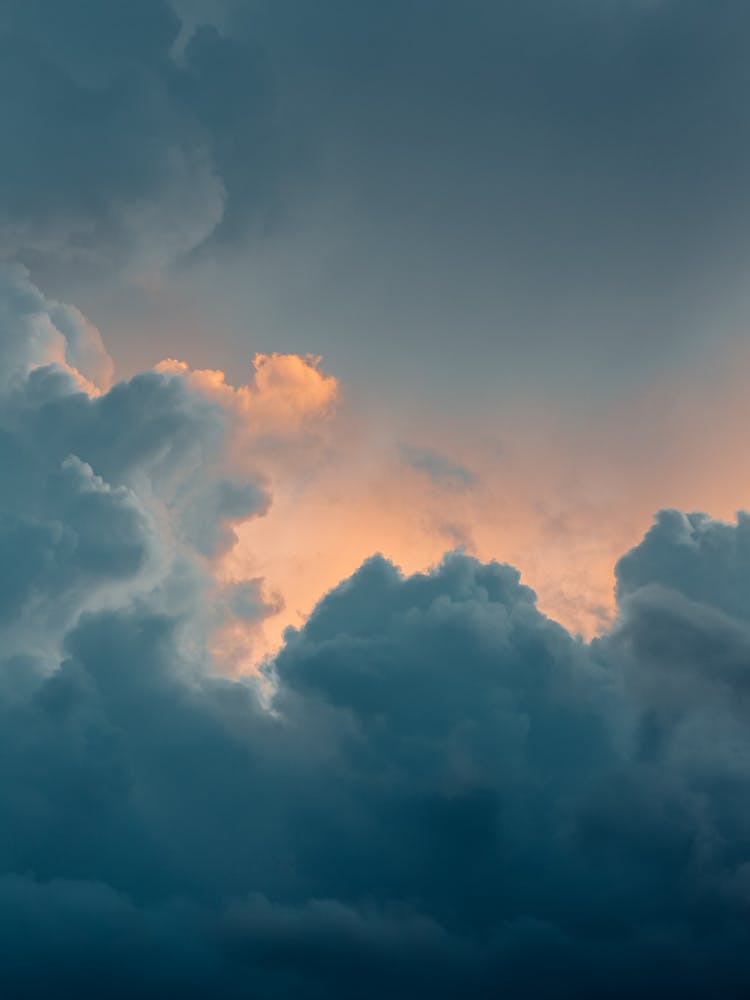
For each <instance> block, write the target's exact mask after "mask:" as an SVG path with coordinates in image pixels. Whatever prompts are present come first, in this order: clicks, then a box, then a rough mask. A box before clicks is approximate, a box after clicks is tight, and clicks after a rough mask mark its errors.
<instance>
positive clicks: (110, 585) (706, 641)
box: [0, 267, 750, 1000]
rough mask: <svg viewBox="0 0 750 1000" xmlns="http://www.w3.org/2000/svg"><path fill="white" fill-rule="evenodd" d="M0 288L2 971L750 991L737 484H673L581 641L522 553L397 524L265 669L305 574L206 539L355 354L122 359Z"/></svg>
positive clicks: (218, 980)
mask: <svg viewBox="0 0 750 1000" xmlns="http://www.w3.org/2000/svg"><path fill="white" fill-rule="evenodd" d="M0 302H1V303H2V305H1V307H0V309H1V312H2V316H3V317H4V321H3V325H2V340H1V341H0V344H2V350H3V351H4V352H5V356H6V357H7V358H8V359H9V361H8V364H7V368H6V369H5V370H6V371H7V372H8V374H9V377H8V378H7V379H6V380H5V381H4V382H3V385H2V387H0V460H2V464H3V468H4V469H7V470H10V471H11V473H12V474H8V475H5V476H3V477H2V479H0V639H1V640H2V642H1V646H2V656H1V657H0V814H2V816H3V817H4V822H3V824H2V826H0V858H2V865H3V874H2V876H1V877H0V931H1V932H2V936H3V940H5V941H6V942H8V943H9V946H8V947H7V948H6V949H5V951H4V953H3V956H2V958H0V986H1V987H2V988H3V990H4V992H5V993H7V994H8V995H10V996H19V997H23V996H27V997H41V996H45V995H49V993H50V991H51V990H52V989H53V988H54V990H56V991H58V992H60V991H62V992H75V991H78V992H81V993H92V992H94V993H96V992H103V991H105V992H106V991H109V993H112V995H115V996H116V995H118V994H117V990H119V991H120V995H122V996H128V995H132V994H133V993H134V992H137V993H138V994H139V995H143V996H146V997H149V996H154V997H155V996H160V997H161V996H177V995H179V996H188V997H189V996H203V995H205V994H206V993H207V992H210V993H211V994H212V995H215V996H218V997H221V998H223V997H227V998H233V997H239V996H243V995H247V994H248V992H252V993H253V995H255V996H257V997H259V998H261V1000H265V998H268V1000H272V998H277V997H280V996H289V995H293V996H297V997H302V998H308V997H309V998H310V1000H313V998H316V1000H317V998H322V997H331V996H352V995H358V996H363V997H366V998H367V997H372V998H375V997H381V996H383V995H384V993H387V994H388V995H390V996H394V997H400V996H403V997H407V996H409V997H411V996H415V995H417V996H419V995H434V996H437V997H440V996H444V997H452V996H456V995H457V994H458V993H460V994H461V995H463V996H467V997H470V998H473V997H475V998H477V1000H479V998H482V997H486V996H488V995H489V996H491V995H496V994H497V992H498V990H501V991H503V992H504V993H505V994H506V995H508V996H512V997H513V996H514V997H519V998H522V997H535V998H536V997H549V998H553V997H561V996H563V997H565V996H576V997H591V998H592V1000H593V998H594V997H599V996H601V995H603V994H606V995H608V996H614V997H622V998H625V997H631V996H632V995H634V994H640V995H649V994H653V993H655V992H658V993H659V994H660V995H665V996H679V997H696V998H698V997H703V996H706V995H707V994H709V993H712V992H715V991H718V992H719V993H721V995H725V996H740V995H743V994H744V993H745V992H746V990H747V987H748V983H750V965H749V964H748V959H747V949H746V948H745V946H744V938H745V935H746V917H747V912H746V911H747V903H748V898H749V897H748V875H747V873H748V864H750V858H748V856H747V844H748V842H750V813H749V812H748V810H747V808H746V802H747V801H748V791H750V750H749V748H748V744H747V734H746V730H747V721H748V719H747V713H748V706H749V705H750V702H749V701H748V696H747V694H748V683H747V678H746V673H747V670H746V665H747V657H748V650H749V649H750V631H749V630H748V622H747V614H746V610H747V609H746V605H745V602H744V600H743V598H742V591H743V588H744V580H745V575H746V573H745V569H744V563H745V561H746V560H745V550H746V548H747V546H746V539H745V535H746V531H747V523H746V522H747V517H746V516H745V515H742V516H740V518H739V519H738V521H737V523H736V524H730V523H720V522H716V521H713V520H711V519H710V518H708V517H706V516H705V515H696V514H691V515H683V514H680V513H677V512H675V511H667V512H662V513H661V514H659V515H658V516H657V519H656V522H655V524H654V526H653V528H652V529H651V531H650V532H649V533H648V534H647V535H646V537H645V538H644V539H643V541H642V542H641V543H640V544H639V545H638V546H636V548H635V549H633V550H632V551H631V552H629V553H628V554H626V555H625V556H624V557H623V558H622V559H621V561H620V562H619V564H618V568H617V577H618V599H619V602H620V605H619V617H618V620H617V622H616V624H615V626H614V627H613V628H612V630H611V631H609V632H608V633H605V634H603V635H601V636H600V637H599V638H597V639H596V640H594V641H592V642H591V643H587V642H585V641H583V640H582V639H581V638H580V637H575V636H573V635H571V634H570V632H568V631H567V630H566V629H565V628H564V627H563V626H561V625H560V624H558V623H556V622H555V621H553V620H552V619H550V618H548V617H547V616H545V615H544V614H543V613H542V612H541V611H540V610H539V608H538V606H537V603H536V597H535V594H534V593H533V591H532V590H531V589H530V588H529V587H528V586H526V585H525V584H524V583H523V582H522V580H521V577H520V575H519V573H518V571H517V570H515V569H513V568H512V567H510V566H508V565H505V564H501V563H498V562H493V561H489V562H482V561H480V560H479V559H476V558H473V557H471V556H469V555H466V554H464V553H453V554H449V555H448V556H446V557H445V558H444V559H443V560H442V561H440V562H439V563H438V564H437V565H436V566H434V567H433V568H432V569H431V570H429V571H427V572H421V573H410V574H405V573H403V572H402V571H401V570H399V569H398V567H397V566H396V565H394V563H393V562H391V561H389V560H388V559H386V558H385V557H383V556H382V555H381V556H377V555H375V556H372V557H371V558H369V559H367V560H365V561H364V562H363V563H362V565H361V566H360V567H359V568H358V569H357V570H356V572H354V573H353V574H352V575H350V576H349V577H347V578H346V579H344V580H342V581H340V582H339V583H338V584H337V585H336V586H335V587H333V589H332V590H330V592H329V593H328V594H326V595H325V596H324V597H323V599H322V600H320V601H319V603H318V604H317V606H316V607H315V608H314V610H313V611H312V613H311V614H310V615H309V616H308V617H307V618H306V620H304V621H303V622H302V623H300V625H299V627H298V628H296V629H290V630H288V631H287V632H286V635H285V638H284V642H283V645H282V646H281V648H280V649H279V650H278V652H277V655H276V656H275V657H273V659H268V660H266V661H265V662H264V663H263V664H262V666H261V668H260V669H259V670H258V669H256V670H255V672H252V673H246V672H244V666H245V662H246V650H245V649H244V648H243V645H242V633H243V630H245V629H246V630H247V634H249V635H252V634H253V629H256V628H257V627H258V623H259V621H260V622H262V621H263V620H264V619H265V618H266V617H268V616H273V615H276V614H277V613H278V612H279V609H280V606H281V603H282V601H281V599H280V598H279V597H278V596H277V595H275V594H274V592H273V590H274V588H273V586H271V587H269V586H268V581H263V580H261V579H259V578H258V577H257V576H245V577H242V576H237V577H235V578H228V577H225V578H222V576H221V574H219V576H218V578H217V576H216V573H217V567H218V566H220V565H221V560H223V559H224V557H225V556H224V555H222V552H224V550H225V548H226V547H227V546H231V545H232V538H231V531H232V530H237V531H240V530H241V529H239V528H237V527H236V522H237V521H238V520H244V519H245V518H248V517H250V518H254V519H255V520H256V521H257V524H258V525H265V527H266V528H267V530H270V527H269V526H273V524H274V522H273V521H272V519H271V516H270V514H269V515H265V511H266V509H267V507H268V504H269V502H270V499H271V494H272V493H273V490H274V488H275V485H274V484H271V485H270V486H269V480H268V478H267V470H269V469H270V470H271V471H273V470H274V469H276V470H278V468H280V467H281V466H280V465H276V466H274V464H273V462H271V460H270V459H269V456H273V455H274V454H275V453H276V452H278V451H281V452H283V453H284V457H283V461H282V459H278V455H277V459H278V461H279V462H281V463H282V464H283V462H288V463H290V464H292V465H293V464H294V461H296V458H295V457H294V456H296V455H297V454H299V453H300V451H299V449H300V442H305V443H309V442H311V441H313V442H316V441H317V445H316V448H317V449H318V450H317V451H316V452H315V456H316V458H315V461H316V462H317V461H318V459H319V457H320V456H321V455H323V456H326V455H327V454H328V447H329V445H328V439H327V437H326V435H327V434H328V433H329V432H330V431H331V428H334V427H335V425H336V419H337V417H336V414H335V412H332V409H331V408H332V406H333V404H334V402H335V401H336V399H337V398H338V394H339V388H338V383H337V382H336V381H335V380H334V379H331V377H330V376H327V375H326V374H325V373H324V372H323V371H322V370H321V369H320V367H319V362H318V360H317V359H315V358H313V359H310V358H292V357H289V356H263V357H262V358H260V359H257V360H256V367H255V379H254V380H251V381H250V382H249V383H248V384H247V385H246V386H240V387H233V386H231V385H229V384H228V383H227V382H226V380H225V379H224V378H223V377H222V376H221V373H217V372H213V371H209V372H193V371H191V370H190V369H189V368H188V367H187V366H184V365H182V364H180V363H178V362H171V363H168V364H166V365H164V366H162V368H161V370H159V371H152V372H146V373H142V374H140V375H137V376H135V377H134V378H132V379H130V380H129V381H126V382H118V383H116V384H115V385H113V386H111V387H110V388H109V389H104V387H102V388H101V389H99V388H96V387H94V386H93V385H91V384H90V383H89V382H88V381H87V380H85V379H84V377H83V376H82V375H81V374H80V372H79V371H78V370H77V369H76V368H75V367H74V366H73V364H72V360H73V359H74V358H77V357H78V353H77V352H78V350H79V348H78V343H79V341H78V339H77V338H78V329H79V327H78V326H77V325H76V326H73V327H71V326H70V324H71V323H73V321H74V320H76V319H77V314H76V313H74V312H70V313H65V316H66V317H67V319H66V321H65V322H64V321H63V320H61V319H59V312H58V311H59V310H65V307H63V306H60V305H59V304H57V303H52V302H50V300H48V299H46V298H45V297H44V295H43V294H42V293H41V292H40V291H39V290H38V289H36V288H35V287H34V286H33V285H32V284H31V282H30V281H29V278H28V275H27V274H26V273H25V272H24V271H23V270H22V269H19V268H17V267H13V268H8V269H6V270H4V271H3V282H2V284H0ZM56 315H58V321H57V322H56V321H55V320H54V317H55V316H56ZM78 322H79V323H80V324H83V323H84V322H85V321H83V320H82V319H81V320H78ZM81 329H83V330H84V331H88V334H89V340H88V341H87V343H89V344H92V343H93V344H96V345H98V344H99V341H98V340H97V339H96V337H94V335H93V333H92V332H91V328H90V327H88V326H83V325H82V326H81ZM68 337H70V340H69V339H68ZM95 360H96V361H97V363H98V362H101V361H102V358H101V356H100V355H99V354H98V353H95ZM81 363H83V362H81ZM355 441H356V436H355ZM240 442H244V444H245V446H246V448H247V451H246V453H245V452H242V450H241V449H240V450H238V449H239V444H238V443H240ZM347 454H350V455H355V454H356V448H355V449H354V450H352V451H351V452H348V453H347ZM290 456H291V458H290ZM392 460H393V463H394V467H396V466H398V467H399V468H400V469H402V470H403V467H404V463H403V456H402V454H400V453H399V454H397V455H394V456H392ZM268 462H270V464H264V463H268ZM313 464H314V463H311V464H308V465H304V463H303V464H302V466H301V470H300V481H301V482H302V481H304V480H305V479H306V478H307V477H308V476H310V475H311V471H310V470H311V468H312V467H313ZM323 467H324V468H325V463H324V465H323ZM268 475H270V473H268ZM414 477H415V479H417V478H419V477H420V472H419V470H414ZM334 485H335V484H334ZM330 488H331V489H333V488H334V487H333V486H331V487H330ZM430 488H431V489H435V483H434V482H433V483H431V486H430ZM455 492H456V491H454V493H455ZM304 496H305V494H304V491H302V492H300V493H299V494H298V495H297V502H298V503H301V502H302V500H301V499H300V498H302V499H304ZM287 501H288V498H287ZM284 509H289V508H288V507H285V508H284ZM356 513H357V514H358V515H359V516H361V511H357V512H356ZM260 515H264V516H263V517H261V516H260ZM296 523H297V525H299V523H300V522H296ZM277 537H278V538H280V537H281V536H277ZM273 542H274V538H273V537H272V538H271V542H270V543H269V544H271V543H273ZM318 543H319V540H318ZM320 558H321V560H325V559H326V558H327V553H326V551H325V549H324V548H323V549H322V554H321V556H320ZM217 560H218V561H217ZM282 596H284V597H285V596H286V595H282ZM247 659H250V658H249V657H247ZM228 661H229V669H227V666H228ZM232 667H233V669H232ZM228 674H231V675H232V676H227V675H228ZM113 982H114V983H117V984H118V985H116V986H114V987H112V989H111V990H110V986H111V984H112V983H113ZM52 984H54V987H53V985H52ZM113 991H114V992H113Z"/></svg>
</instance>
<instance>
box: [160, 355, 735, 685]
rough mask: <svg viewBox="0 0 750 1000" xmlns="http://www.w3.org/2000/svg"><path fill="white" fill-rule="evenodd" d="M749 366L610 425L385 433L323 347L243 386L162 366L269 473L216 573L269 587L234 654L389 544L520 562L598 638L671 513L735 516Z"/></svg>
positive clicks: (271, 643)
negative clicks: (326, 364) (266, 492)
mask: <svg viewBox="0 0 750 1000" xmlns="http://www.w3.org/2000/svg"><path fill="white" fill-rule="evenodd" d="M746 361H747V359H739V360H738V359H733V361H732V364H731V366H729V367H728V368H727V369H722V370H719V369H718V368H717V369H716V370H715V373H714V375H715V377H714V379H713V380H708V379H707V378H706V373H705V371H704V372H698V373H694V374H693V376H692V377H687V376H684V377H682V378H678V377H677V376H673V377H672V378H671V379H665V380H660V381H658V382H655V383H654V384H653V385H652V386H651V387H650V389H649V390H648V391H645V392H641V393H639V394H638V395H637V396H630V397H623V398H621V399H616V400H613V401H611V402H610V403H609V405H608V406H606V407H604V408H602V407H600V408H599V409H598V410H597V412H596V419H590V418H589V416H588V415H586V414H583V415H580V414H579V415H576V416H571V415H568V416H566V415H565V414H564V413H555V414H554V415H553V417H549V416H547V417H540V416H539V415H538V414H536V413H535V412H534V410H533V408H532V407H531V406H529V410H528V413H527V414H525V415H523V416H519V414H518V413H517V412H516V414H515V416H514V421H515V422H514V424H513V425H512V426H511V424H510V423H509V421H504V420H503V415H502V414H498V415H497V417H496V419H495V421H494V426H495V427H499V428H500V430H497V431H493V432H491V433H489V432H485V433H483V434H481V435H478V434H477V433H476V428H475V427H472V426H471V425H470V424H467V426H466V427H460V426H457V425H456V424H455V423H453V424H452V425H450V426H447V425H446V424H445V423H441V420H440V418H439V417H435V416H434V415H432V416H431V418H430V419H429V420H428V419H425V420H424V421H423V426H421V427H417V426H411V427H402V428H400V429H399V430H400V433H398V434H397V433H395V432H393V431H391V432H389V431H388V429H387V422H386V421H385V420H383V421H382V422H381V423H377V422H375V421H372V420H370V421H367V420H365V419H364V418H363V416H362V414H360V413H357V411H356V408H355V407H354V406H352V404H351V402H347V401H345V400H342V398H341V393H340V387H339V384H338V382H337V381H336V379H335V378H333V377H332V376H330V375H327V374H325V373H324V372H323V371H321V368H320V359H319V358H317V357H300V356H297V355H259V356H256V358H255V360H254V363H253V368H254V377H253V379H252V380H251V381H250V383H249V384H248V385H245V386H239V387H234V386H231V385H229V384H227V382H226V379H225V377H224V375H223V373H222V372H218V371H191V370H190V369H188V367H187V366H185V365H182V364H181V363H179V362H165V363H164V364H163V365H162V366H161V367H162V369H163V370H164V369H166V370H170V371H175V372H180V373H182V374H184V376H185V378H186V379H187V380H188V381H189V383H190V384H191V385H192V386H193V387H194V388H195V389H196V391H199V392H201V393H203V394H205V395H206V396H207V397H209V398H211V399H212V400H214V401H215V402H217V403H218V404H219V405H220V406H222V408H223V409H224V410H225V411H226V412H227V413H228V414H229V415H230V418H231V419H232V421H233V423H234V430H233V434H232V437H231V444H230V448H229V454H228V456H227V461H228V462H229V464H230V465H231V467H232V468H233V469H235V470H238V471H241V470H242V469H243V468H247V469H252V470H253V471H254V472H256V473H257V472H260V473H261V474H262V475H263V476H264V477H265V479H266V481H267V482H268V484H269V488H270V492H271V495H272V504H271V507H270V509H269V511H268V512H267V513H266V514H265V516H264V517H262V518H253V519H250V520H248V521H246V522H244V523H241V524H239V525H235V533H236V536H237V541H236V544H235V545H234V546H233V547H232V548H231V549H230V550H229V551H228V552H225V553H224V554H223V555H222V556H221V557H220V558H219V559H218V560H217V561H216V563H215V565H214V572H215V575H216V578H217V581H218V582H219V584H220V585H221V586H223V587H225V586H231V585H233V584H237V583H241V582H242V581H247V580H262V581H264V582H263V586H262V589H263V590H264V592H265V594H266V595H267V596H268V597H269V600H268V603H267V606H266V613H265V615H264V616H259V617H258V620H256V621H247V620H241V619H239V618H237V617H236V616H235V617H233V616H230V617H229V618H228V619H227V621H226V622H225V624H224V625H223V627H222V629H220V630H219V632H218V633H217V638H216V643H217V648H219V647H220V648H221V649H223V651H224V654H223V655H222V656H221V659H222V661H223V662H225V663H226V662H229V661H233V662H235V663H236V664H243V665H245V666H246V665H247V663H249V662H256V661H257V660H258V659H259V658H260V657H261V656H262V655H264V654H265V653H268V652H271V651H273V649H275V648H276V647H277V646H278V644H279V642H280V640H281V637H282V634H283V631H284V629H285V628H286V627H287V626H289V625H299V624H300V623H301V622H302V621H303V620H304V618H305V617H306V615H307V614H309V612H310V610H311V608H312V607H313V605H314V604H315V602H316V601H317V600H318V599H319V598H320V597H321V596H322V595H323V594H324V593H325V592H326V591H327V590H328V589H330V588H331V587H333V586H335V585H336V584H337V583H338V582H339V581H340V580H341V579H343V578H344V577H346V576H347V575H349V574H350V573H351V572H353V571H354V570H355V569H356V568H357V566H359V564H360V563H361V562H362V561H363V560H364V559H365V558H367V557H368V556H370V555H372V554H373V553H375V552H381V553H383V554H384V555H385V556H387V557H388V558H390V559H392V560H393V561H394V562H396V563H398V564H399V565H401V567H402V568H403V569H404V570H405V571H406V572H412V571H417V570H421V569H425V568H427V567H429V566H430V565H432V564H434V563H435V562H437V561H438V560H439V559H440V558H441V556H442V555H443V553H444V552H445V551H446V550H447V549H451V548H455V547H457V546H462V547H463V548H465V549H466V550H467V551H469V552H471V553H473V554H475V555H477V556H478V557H479V558H481V559H493V558H494V559H499V560H500V561H504V562H510V563H512V564H513V565H515V566H518V567H519V568H520V569H521V571H522V573H523V576H524V579H525V581H526V582H527V583H528V584H529V585H531V586H532V587H534V589H535V590H536V591H537V594H538V596H539V602H540V606H541V608H542V610H544V611H545V612H547V613H548V614H550V615H551V616H552V617H555V618H557V619H558V620H559V621H561V622H562V624H564V625H566V626H567V627H568V628H570V629H572V630H573V631H581V632H582V633H584V634H585V635H587V636H590V635H593V634H595V633H596V632H598V631H601V630H602V629H603V628H604V627H605V626H606V625H607V624H608V622H609V621H610V620H611V618H612V615H613V611H614V601H613V584H614V576H613V567H614V563H615V561H616V559H617V558H618V557H619V555H621V554H622V553H623V552H624V551H626V550H627V549H628V548H629V547H631V546H632V545H633V544H635V543H636V542H637V541H638V539H639V538H640V536H641V535H642V533H643V531H644V530H645V529H646V528H647V527H648V525H649V523H650V521H651V518H652V516H653V514H654V512H655V511H656V510H657V509H658V508H659V507H663V506H678V507H682V508H686V509H689V510H690V509H696V508H703V509H707V510H709V511H710V512H711V513H714V514H717V515H719V516H729V515H731V514H732V513H733V512H734V510H735V508H736V507H741V506H743V503H744V502H745V500H746V499H747V497H748V496H750V474H748V472H747V471H746V469H745V467H744V465H743V461H742V454H743V447H742V445H743V441H742V436H743V435H742V431H743V429H744V427H745V426H746V425H747V421H748V418H750V404H749V403H748V402H746V396H745V388H744V379H742V378H740V377H738V372H744V371H750V364H746V363H745V362H746ZM730 368H731V371H730V370H729V369H730ZM717 386H720V389H719V391H717V389H716V387H717ZM486 423H487V424H488V425H489V421H487V422H486ZM269 595H270V596H269Z"/></svg>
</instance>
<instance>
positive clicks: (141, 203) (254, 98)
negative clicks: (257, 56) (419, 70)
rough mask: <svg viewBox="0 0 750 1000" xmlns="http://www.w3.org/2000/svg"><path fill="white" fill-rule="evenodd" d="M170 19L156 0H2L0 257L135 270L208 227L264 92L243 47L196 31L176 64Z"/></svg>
mask: <svg viewBox="0 0 750 1000" xmlns="http://www.w3.org/2000/svg"><path fill="white" fill-rule="evenodd" d="M179 29H180V22H179V19H178V18H177V16H176V15H175V14H174V12H173V11H172V9H171V7H170V6H169V5H168V4H167V3H166V2H162V0H154V2H141V0H138V2H135V3H128V4H121V3H118V2H116V0H112V2H110V0H105V2H91V0H75V2H72V3H70V2H69V3H65V4H60V3H56V2H52V0H30V2H26V0H23V2H20V0H18V2H17V0H4V2H3V4H2V6H1V7H0V52H1V53H2V59H1V60H0V61H1V64H2V75H1V78H0V93H1V94H2V99H1V100H0V129H2V132H3V134H4V135H6V136H7V137H8V141H7V142H6V143H5V144H4V149H5V155H4V156H3V163H2V167H1V168H0V253H2V255H3V256H6V257H8V256H11V257H12V256H21V257H22V258H24V259H26V260H28V261H44V260H45V258H48V257H50V256H51V257H53V258H54V257H58V258H59V257H62V258H63V259H68V260H69V261H72V263H73V264H75V263H76V262H78V263H82V264H84V265H85V266H87V267H92V266H95V265H98V266H101V265H102V264H104V265H106V266H108V267H111V266H112V265H122V264H125V265H127V266H128V267H135V269H136V270H137V271H148V270H149V269H151V268H158V267H160V266H162V265H164V264H168V263H170V262H171V261H172V260H174V259H175V258H176V257H179V256H180V255H182V254H185V253H187V252H189V251H190V250H192V249H193V248H194V247H196V246H197V245H198V244H200V243H201V242H202V241H203V240H205V239H206V238H207V237H208V236H209V235H210V234H211V233H212V232H213V230H214V229H215V228H216V227H217V226H218V225H219V223H220V222H221V220H222V216H223V213H224V204H225V201H226V196H227V186H228V185H231V184H233V183H234V180H233V178H234V174H235V173H236V167H235V162H241V163H242V164H243V170H245V173H246V177H245V179H246V180H247V181H248V182H249V181H250V175H251V166H250V163H249V161H250V160H251V155H250V151H252V155H253V156H258V153H257V149H256V147H259V145H260V143H259V141H256V140H258V130H257V128H256V123H258V126H259V124H260V123H261V121H262V119H263V115H264V108H265V102H266V98H265V94H264V92H263V85H262V83H260V82H259V79H258V73H257V72H256V70H255V68H254V62H253V59H252V58H251V57H250V53H249V50H248V49H247V47H245V48H244V49H242V58H239V57H238V55H237V52H236V49H237V47H238V46H237V45H236V44H234V43H232V42H230V41H223V40H221V39H219V38H218V36H217V35H216V33H215V32H214V31H212V30H210V29H202V30H199V31H198V32H197V33H196V34H195V36H194V37H193V38H192V39H191V41H190V44H189V46H188V51H187V52H186V53H184V54H183V60H182V62H181V63H180V64H179V65H178V64H177V62H176V61H175V59H174V58H173V57H172V48H173V45H174V43H175V41H176V39H177V38H178V33H179ZM245 57H247V58H245ZM238 102H239V103H240V105H241V110H237V109H236V105H237V103H238ZM240 124H241V125H242V128H241V129H240V127H239V126H240ZM235 130H236V133H237V134H236V137H235V136H233V133H234V132H235ZM235 150H236V156H235V155H234V154H235ZM233 157H234V161H233ZM258 158H260V157H258ZM223 175H226V176H223Z"/></svg>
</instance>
